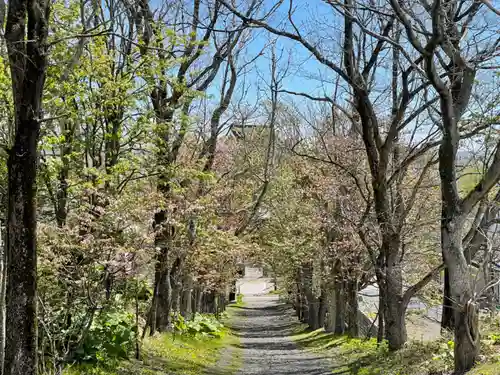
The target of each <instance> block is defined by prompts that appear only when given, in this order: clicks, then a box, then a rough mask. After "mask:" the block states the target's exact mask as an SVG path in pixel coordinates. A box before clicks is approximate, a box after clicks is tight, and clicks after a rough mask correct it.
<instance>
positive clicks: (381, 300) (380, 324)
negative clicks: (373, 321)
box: [377, 281, 385, 344]
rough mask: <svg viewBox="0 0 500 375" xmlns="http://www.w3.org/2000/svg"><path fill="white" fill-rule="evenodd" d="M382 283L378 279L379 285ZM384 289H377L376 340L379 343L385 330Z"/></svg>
mask: <svg viewBox="0 0 500 375" xmlns="http://www.w3.org/2000/svg"><path fill="white" fill-rule="evenodd" d="M380 285H382V282H380V281H379V286H380ZM384 289H385V288H380V287H379V290H378V293H379V295H378V329H377V342H378V343H379V344H380V343H381V342H382V341H383V340H384V332H385V298H384V292H383V291H384Z"/></svg>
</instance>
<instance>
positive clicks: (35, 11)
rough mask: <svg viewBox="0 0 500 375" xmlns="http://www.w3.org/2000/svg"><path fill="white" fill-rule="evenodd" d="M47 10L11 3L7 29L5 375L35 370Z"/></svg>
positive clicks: (38, 4)
mask: <svg viewBox="0 0 500 375" xmlns="http://www.w3.org/2000/svg"><path fill="white" fill-rule="evenodd" d="M49 7H50V2H44V1H43V0H31V1H22V0H13V1H9V9H8V16H7V25H6V29H5V38H6V40H7V49H8V53H9V62H10V69H11V77H12V90H13V97H14V108H15V124H16V133H15V140H14V144H13V146H12V148H11V149H10V151H9V159H8V164H7V169H8V207H7V238H6V253H7V286H6V321H7V322H8V326H7V332H6V343H5V363H4V365H5V367H4V375H35V374H36V372H37V350H38V347H37V338H38V332H37V296H36V290H37V257H36V255H37V254H36V175H37V174H36V172H37V158H38V155H37V144H38V140H39V136H40V118H41V116H42V113H41V102H42V94H43V86H44V83H45V74H46V63H47V44H46V42H47V34H48V16H49ZM26 20H27V21H28V22H27V25H26Z"/></svg>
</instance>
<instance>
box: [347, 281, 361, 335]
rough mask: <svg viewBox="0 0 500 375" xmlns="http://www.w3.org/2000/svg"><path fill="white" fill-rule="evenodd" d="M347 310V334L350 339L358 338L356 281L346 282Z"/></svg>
mask: <svg viewBox="0 0 500 375" xmlns="http://www.w3.org/2000/svg"><path fill="white" fill-rule="evenodd" d="M346 284H347V288H346V289H347V290H346V295H347V301H348V302H347V309H348V318H347V332H348V333H349V336H351V337H358V336H359V320H358V312H359V306H358V283H357V280H349V281H347V283H346Z"/></svg>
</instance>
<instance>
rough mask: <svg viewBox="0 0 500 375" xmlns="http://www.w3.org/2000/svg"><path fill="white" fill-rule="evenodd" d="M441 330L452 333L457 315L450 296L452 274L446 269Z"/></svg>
mask: <svg viewBox="0 0 500 375" xmlns="http://www.w3.org/2000/svg"><path fill="white" fill-rule="evenodd" d="M441 329H442V330H445V331H451V332H453V330H454V329H455V314H454V312H453V306H452V302H451V295H450V274H449V271H448V268H445V269H444V288H443V309H442V316H441Z"/></svg>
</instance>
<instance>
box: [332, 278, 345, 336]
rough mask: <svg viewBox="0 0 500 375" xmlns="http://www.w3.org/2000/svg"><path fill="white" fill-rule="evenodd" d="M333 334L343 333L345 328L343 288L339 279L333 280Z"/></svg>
mask: <svg viewBox="0 0 500 375" xmlns="http://www.w3.org/2000/svg"><path fill="white" fill-rule="evenodd" d="M335 284H336V286H335V295H336V296H335V302H336V306H335V331H334V332H335V334H337V335H343V334H344V333H345V328H346V311H345V307H346V306H345V288H344V283H343V282H342V281H341V280H336V281H335Z"/></svg>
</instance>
